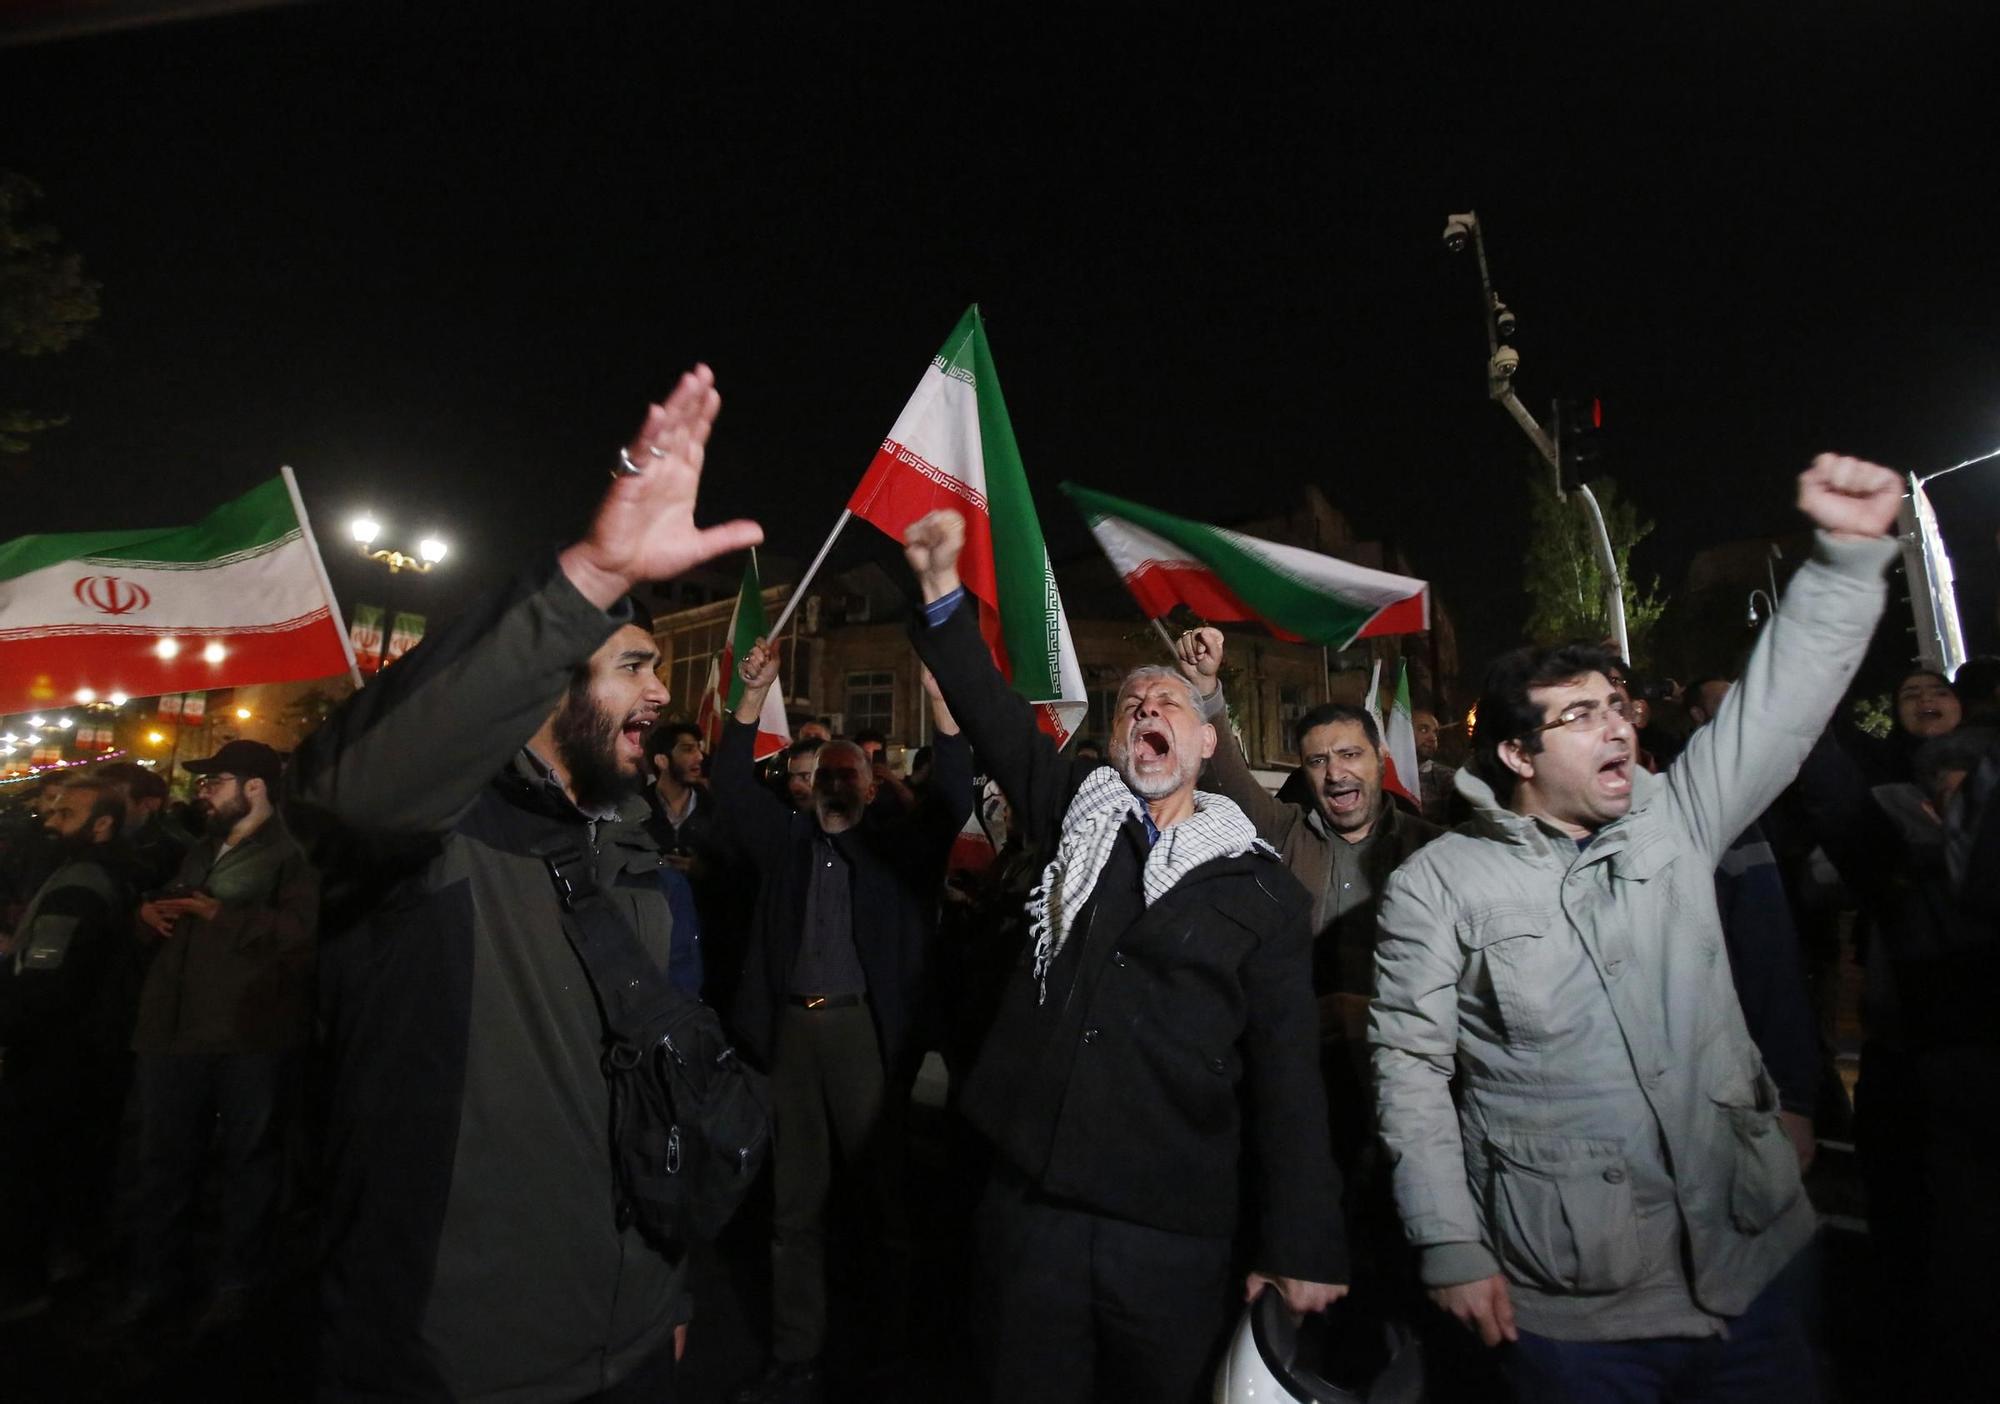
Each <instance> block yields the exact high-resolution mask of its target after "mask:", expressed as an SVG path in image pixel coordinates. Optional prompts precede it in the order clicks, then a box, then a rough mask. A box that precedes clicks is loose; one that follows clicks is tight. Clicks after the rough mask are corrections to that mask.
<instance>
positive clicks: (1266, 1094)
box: [1243, 864, 1348, 1283]
mask: <svg viewBox="0 0 2000 1404" xmlns="http://www.w3.org/2000/svg"><path fill="white" fill-rule="evenodd" d="M1273 867H1274V868H1275V867H1276V865H1275V864H1273ZM1277 876H1284V875H1283V874H1282V873H1279V874H1277ZM1273 889H1275V890H1276V891H1278V892H1279V893H1280V894H1282V895H1281V896H1280V898H1279V906H1280V913H1281V914H1280V915H1279V917H1278V919H1277V920H1276V921H1275V922H1274V923H1273V929H1272V930H1271V931H1270V932H1269V933H1267V934H1266V936H1265V938H1264V940H1263V941H1262V942H1261V943H1260V944H1259V946H1258V949H1257V952H1256V954H1255V955H1253V956H1252V957H1251V958H1250V960H1249V961H1248V962H1247V963H1246V964H1245V966H1244V968H1243V993H1244V1000H1245V1003H1246V1005H1247V1008H1248V1014H1249V1018H1248V1021H1247V1023H1246V1025H1245V1028H1244V1033H1243V1056H1244V1082H1245V1086H1246V1088H1247V1091H1248V1094H1249V1108H1248V1121H1249V1133H1250V1135H1249V1147H1250V1151H1251V1161H1252V1164H1253V1165H1254V1167H1255V1171H1254V1173H1255V1176H1256V1179H1255V1184H1256V1191H1257V1193H1256V1208H1257V1229H1256V1237H1255V1240H1254V1241H1255V1245H1256V1246H1255V1249H1254V1256H1253V1259H1252V1262H1251V1266H1252V1268H1254V1269H1255V1270H1256V1271H1258V1272H1261V1273H1264V1274H1265V1275H1266V1276H1282V1277H1295V1278H1299V1279H1301V1280H1303V1281H1307V1282H1334V1283H1344V1282H1346V1281H1347V1280H1348V1261H1347V1239H1346V1230H1345V1228H1344V1225H1343V1221H1342V1217H1341V1207H1340V1205H1341V1184H1340V1170H1339V1169H1338V1167H1336V1166H1335V1165H1334V1163H1333V1151H1332V1138H1331V1137H1330V1136H1329V1135H1328V1132H1327V1113H1326V1084H1325V1081H1324V1080H1323V1079H1322V1077H1321V1076H1320V1070H1319V1064H1318V1061H1317V1058H1318V1054H1317V1049H1318V1047H1319V1013H1318V1009H1317V1007H1316V1005H1315V1004H1314V1001H1313V997H1312V978H1311V977H1312V956H1311V940H1312V938H1311V932H1310V930H1309V926H1308V914H1309V912H1310V911H1311V907H1312V903H1311V899H1310V898H1309V897H1308V895H1307V894H1306V890H1305V889H1304V888H1303V887H1300V886H1299V884H1298V883H1297V882H1295V881H1293V880H1291V879H1290V878H1289V877H1288V876H1287V877H1285V880H1284V881H1283V882H1282V883H1280V882H1277V881H1273V882H1271V883H1269V884H1267V885H1266V890H1267V891H1270V890H1273Z"/></svg>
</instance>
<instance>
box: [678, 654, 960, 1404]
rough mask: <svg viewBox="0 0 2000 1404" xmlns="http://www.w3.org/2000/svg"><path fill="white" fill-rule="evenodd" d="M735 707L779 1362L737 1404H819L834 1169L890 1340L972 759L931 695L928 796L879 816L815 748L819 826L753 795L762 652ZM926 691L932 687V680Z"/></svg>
mask: <svg viewBox="0 0 2000 1404" xmlns="http://www.w3.org/2000/svg"><path fill="white" fill-rule="evenodd" d="M741 671H742V675H743V682H744V688H743V695H742V697H741V698H740V699H739V700H738V702H737V705H736V711H735V715H734V716H733V717H732V718H731V719H730V721H729V722H728V724H727V725H726V726H725V727H724V728H723V733H722V745H721V746H720V747H719V748H718V749H717V752H716V757H715V770H714V783H715V798H716V804H717V807H718V809H719V810H720V811H721V813H722V816H723V822H724V823H725V824H726V825H727V826H728V829H729V831H730V833H731V834H732V835H733V836H734V837H735V840H736V842H737V843H738V844H739V845H740V846H741V847H742V848H743V849H744V850H745V852H746V853H747V855H748V857H749V860H750V862H751V864H752V865H753V866H754V867H755V869H756V875H757V899H756V910H755V913H754V915H753V917H752V919H751V929H750V941H749V946H748V951H747V958H746V960H745V962H744V967H743V977H742V984H741V987H740V989H739V991H738V993H737V998H736V1006H735V1012H736V1017H735V1020H734V1026H735V1028H736V1030H737V1033H738V1036H739V1037H740V1038H741V1039H742V1042H743V1048H744V1051H745V1052H746V1053H748V1054H749V1055H750V1056H751V1057H753V1058H754V1059H756V1060H757V1062H758V1063H759V1064H761V1065H762V1066H764V1067H767V1068H769V1069H770V1071H771V1110H772V1121H773V1126H772V1132H773V1137H772V1152H773V1157H774V1164H773V1167H772V1168H773V1172H774V1190H775V1202H774V1204H773V1206H772V1213H771V1360H770V1363H769V1365H768V1367H767V1368H766V1370H765V1371H764V1373H763V1375H762V1376H761V1377H760V1378H758V1379H757V1380H755V1381H753V1382H751V1383H749V1384H748V1385H746V1386H745V1387H744V1388H743V1389H741V1390H739V1391H738V1392H737V1393H736V1394H735V1395H734V1396H733V1397H734V1399H735V1400H737V1401H738V1404H781V1401H782V1402H783V1404H794V1402H795V1401H796V1404H806V1401H813V1400H818V1399H821V1398H823V1397H824V1393H825V1378H824V1371H823V1368H822V1365H821V1362H820V1356H821V1354H822V1352H823V1351H824V1349H825V1346H826V1336H827V1292H826V1222H825V1220H826V1207H827V1197H828V1194H829V1192H830V1190H831V1188H832V1184H833V1173H834V1169H835V1165H836V1162H838V1163H840V1164H843V1165H845V1166H846V1167H847V1168H848V1169H849V1170H851V1171H853V1172H855V1173H856V1174H857V1176H858V1177H859V1179H860V1181H861V1182H862V1183H863V1184H864V1185H865V1186H866V1188H867V1191H868V1193H869V1194H870V1197H871V1198H872V1199H873V1201H874V1204H873V1208H874V1210H875V1212H876V1215H877V1217H878V1220H879V1223H878V1233H877V1235H876V1238H875V1241H876V1242H877V1243H878V1244H879V1245H880V1248H881V1250H882V1256H883V1259H884V1267H885V1269H886V1270H887V1276H888V1278H889V1280H888V1282H887V1284H886V1286H885V1289H884V1290H882V1291H880V1292H878V1293H877V1300H876V1309H877V1311H878V1313H880V1314H881V1315H882V1316H884V1317H886V1318H888V1319H889V1321H890V1323H891V1327H892V1331H891V1334H893V1327H894V1323H895V1321H896V1318H897V1317H898V1316H899V1315H900V1313H901V1311H902V1310H903V1308H904V1305H905V1303H904V1302H903V1301H902V1300H901V1298H902V1297H903V1295H904V1294H905V1292H906V1290H907V1283H906V1282H904V1281H902V1278H903V1277H904V1276H905V1275H906V1271H907V1266H908V1260H909V1256H910V1250H909V1242H908V1234H907V1231H906V1229H905V1228H904V1226H903V1213H902V1210H901V1206H900V1204H899V1203H898V1199H899V1195H898V1179H899V1176H898V1170H899V1168H900V1167H899V1162H900V1160H901V1155H902V1135H901V1125H902V1117H901V1115H900V1107H899V1103H900V1101H901V1099H902V1097H903V1096H904V1095H905V1093H904V1089H905V1088H906V1087H907V1086H908V1081H909V1079H908V1073H909V1071H910V1069H909V1068H908V1067H907V1061H908V1060H909V1059H910V1057H911V1056H912V1055H913V1054H916V1055H921V1052H922V1049H921V1047H919V1046H914V1045H913V1042H912V1038H911V1034H912V1032H913V1030H914V1029H915V1026H916V1022H917V1018H918V1014H919V1012H920V1001H921V999H922V996H923V993H924V988H925V985H924V967H925V960H926V956H927V954H928V952H927V949H926V947H927V946H928V943H929V940H930V937H931V933H932V932H933V931H934V930H935V928H936V912H937V903H938V891H939V888H940V887H941V886H942V884H943V881H944V872H945V860H946V858H947V856H948V855H949V854H950V852H951V845H952V840H953V839H955V838H956V837H957V836H958V832H959V830H960V829H961V828H962V827H963V826H964V824H965V819H966V816H967V815H968V814H970V813H971V812H972V753H971V750H970V749H969V748H968V746H967V745H966V742H965V739H964V738H963V737H961V736H960V735H959V734H958V723H957V722H955V721H954V720H953V719H952V715H951V713H950V712H949V711H947V710H946V709H945V707H944V705H943V703H942V702H941V701H940V700H939V699H938V696H937V693H936V691H935V688H934V686H933V687H932V692H931V712H932V720H933V721H934V722H935V723H936V727H937V741H936V743H935V748H936V759H935V762H934V769H933V776H932V783H931V785H930V786H929V788H928V789H927V790H926V792H925V795H924V798H923V799H922V800H921V801H920V802H919V803H918V804H917V805H916V806H915V807H914V808H912V809H911V810H909V811H908V812H907V813H906V812H904V811H901V810H895V811H885V810H884V809H883V808H882V807H881V806H879V805H876V804H874V803H873V800H874V798H875V777H874V768H873V765H872V763H871V758H870V757H869V755H868V753H867V752H866V751H865V750H864V749H863V748H862V746H861V745H860V744H859V743H858V742H854V741H829V742H827V743H825V744H824V745H823V746H821V747H820V748H819V751H818V755H817V760H818V765H817V768H816V769H815V771H814V773H813V789H812V808H811V810H810V812H809V813H806V814H798V813H787V812H786V810H785V807H784V806H783V805H782V804H781V803H780V802H779V801H778V800H777V799H776V798H775V797H774V796H773V795H771V794H770V793H769V792H768V791H767V790H765V789H764V788H763V787H761V786H760V785H758V784H757V781H756V775H755V772H754V770H753V768H752V764H751V746H752V743H753V742H754V741H755V740H756V732H757V718H758V716H759V715H760V714H761V712H762V709H763V706H764V696H765V694H766V693H768V692H769V691H770V690H771V686H772V684H773V683H775V682H776V681H777V677H778V659H777V654H776V652H775V651H774V650H772V649H769V648H767V647H765V646H764V645H763V644H762V643H761V642H760V643H759V644H758V645H757V646H756V647H755V648H752V649H751V650H750V652H749V654H748V656H746V657H745V658H744V660H743V664H742V669H741ZM927 686H930V684H928V681H927Z"/></svg>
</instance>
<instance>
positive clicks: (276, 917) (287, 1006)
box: [114, 741, 319, 1328]
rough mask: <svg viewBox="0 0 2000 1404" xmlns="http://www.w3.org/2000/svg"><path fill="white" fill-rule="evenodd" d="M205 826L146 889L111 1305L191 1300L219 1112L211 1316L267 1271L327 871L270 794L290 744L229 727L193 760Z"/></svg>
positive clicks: (216, 1322)
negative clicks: (205, 1173) (128, 1143)
mask: <svg viewBox="0 0 2000 1404" xmlns="http://www.w3.org/2000/svg"><path fill="white" fill-rule="evenodd" d="M187 769H188V771H189V772H190V773H191V774H193V775H195V776H197V777H199V780H198V789H199V793H200V799H201V805H202V808H203V810H204V811H206V813H207V815H208V826H207V833H206V836H205V837H204V838H203V839H202V840H201V841H200V842H199V843H197V844H195V846H194V847H193V848H191V849H189V850H188V852H187V856H186V857H185V858H183V859H182V861H181V866H180V871H179V873H178V874H176V878H175V883H174V885H173V886H172V887H171V888H169V889H167V890H166V891H165V892H163V893H160V894H157V895H155V896H153V897H152V898H151V899H149V900H148V901H146V902H144V903H143V904H141V906H140V908H139V921H140V924H141V926H142V927H143V928H144V929H146V930H149V931H150V932H151V933H152V935H154V936H156V937H158V938H159V942H160V945H159V949H158V951H157V952H156V953H155V954H154V956H153V960H152V966H151V968H150V969H149V970H148V971H147V972H146V983H145V986H144V988H143V989H142V991H141V992H140V996H139V1017H138V1021H137V1023H136V1025H135V1026H134V1028H133V1031H132V1051H133V1052H134V1053H136V1054H137V1055H138V1058H137V1062H136V1066H135V1085H136V1087H137V1102H138V1107H139V1189H138V1212H137V1215H136V1224H135V1230H134V1237H133V1245H132V1280H131V1285H130V1288H129V1290H128V1292H127V1295H126V1299H125V1301H124V1303H123V1304H122V1305H121V1306H120V1307H119V1308H118V1309H117V1312H116V1313H115V1318H114V1319H115V1320H116V1321H117V1322H118V1323H119V1324H130V1323H132V1322H136V1321H138V1320H139V1319H141V1318H143V1317H146V1316H149V1315H152V1314H154V1313H155V1312H157V1311H159V1310H161V1309H163V1308H165V1307H167V1306H169V1305H171V1304H173V1303H174V1302H176V1301H177V1300H179V1299H180V1298H181V1296H182V1294H181V1293H180V1292H179V1291H177V1290H176V1288H177V1286H178V1280H177V1279H178V1276H179V1274H180V1272H181V1271H182V1268H183V1264H182V1262H181V1259H182V1257H183V1256H184V1254H185V1253H186V1250H187V1246H188V1222H189V1219H190V1217H191V1216H192V1213H193V1208H194V1200H195V1192H196V1190H197V1189H198V1187H199V1185H200V1182H201V1169H202V1162H203V1161H204V1160H205V1159H206V1158H207V1154H208V1148H209V1141H210V1135H211V1128H212V1127H214V1126H216V1125H217V1123H218V1121H219V1123H220V1129H221V1134H220V1138H219V1143H220V1146H221V1156H222V1241H221V1246H220V1252H219V1256H218V1261H217V1264H216V1271H215V1280H214V1284H213V1286H214V1292H213V1296H212V1298H211V1300H210V1302H209V1303H208V1305H207V1306H206V1307H205V1308H204V1310H203V1313H202V1317H201V1324H202V1326H203V1327H204V1328H213V1327H218V1326H223V1325H227V1324H230V1323H232V1322H235V1321H238V1320H241V1319H242V1317H243V1315H244V1314H245V1311H246V1309H247V1308H248V1306H249V1304H250V1301H251V1294H252V1293H254V1292H255V1291H256V1290H257V1289H258V1288H259V1287H261V1286H263V1285H264V1279H265V1276H266V1274H267V1273H268V1271H269V1262H268V1259H269V1256H270V1246H271V1233H272V1229H273V1227H274V1226H275V1223H276V1219H277V1211H278V1201H279V1195H280V1190H281V1188H282V1181H283V1173H284V1155H283V1150H284V1136H285V1126H284V1123H285V1120H286V1118H287V1117H288V1116H289V1115H290V1114H291V1113H292V1111H293V1109H294V1107H295V1104H296V1099H297V1092H296V1087H295V1079H296V1077H297V1073H298V1065H299V1058H300V1055H301V1053H302V1052H303V1050H304V1049H305V1046H306V1042H307V1040H308V1039H309V1037H310V1036H311V1033H312V1017H311V1008H312V1006H311V998H310V987H311V978H312V953H313V934H314V931H315V929H316V928H317V926H318V923H319V880H318V878H317V877H316V876H315V874H314V873H313V870H312V866H311V865H310V864H309V863H307V862H306V858H305V855H304V854H303V853H301V852H300V851H299V846H298V845H297V844H296V843H294V842H292V838H291V835H290V834H288V833H286V832H285V826H284V824H283V823H282V822H281V821H280V820H279V819H278V815H277V811H276V810H275V809H273V808H272V801H273V799H274V798H275V795H276V792H277V787H278V777H279V775H280V774H281V773H282V772H283V770H284V758H283V757H281V756H280V755H279V754H278V753H277V752H276V751H274V750H272V749H271V748H270V747H269V746H266V745H264V744H262V743H261V742H257V741H231V742H230V743H229V744H228V745H226V746H224V747H223V748H222V749H221V750H220V751H217V752H216V753H215V754H214V755H213V756H210V757H208V758H207V759H206V760H195V761H189V762H188V763H187Z"/></svg>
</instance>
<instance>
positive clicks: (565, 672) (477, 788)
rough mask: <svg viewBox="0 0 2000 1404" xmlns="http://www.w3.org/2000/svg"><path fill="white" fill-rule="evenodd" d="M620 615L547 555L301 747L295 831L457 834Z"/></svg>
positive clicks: (305, 838)
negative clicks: (336, 827)
mask: <svg viewBox="0 0 2000 1404" xmlns="http://www.w3.org/2000/svg"><path fill="white" fill-rule="evenodd" d="M621 608H622V606H621ZM622 622H623V620H622V619H621V618H620V617H618V616H615V615H611V614H606V613H605V612H604V611H603V610H601V609H599V608H597V606H595V605H593V604H592V603H591V602H590V601H589V600H586V599H585V598H584V597H583V596H582V595H580V594H579V593H577V590H576V587H575V586H573V585H571V584H570V582H569V579H568V577H567V576H565V575H564V574H563V573H562V568H561V566H559V565H558V564H557V563H556V560H555V558H554V557H553V556H550V557H548V558H547V559H546V560H544V561H543V562H542V563H541V564H540V565H538V566H537V567H535V568H534V569H533V570H531V571H529V572H527V573H525V574H524V575H522V576H521V577H520V578H519V579H518V580H516V581H515V582H514V583H513V584H511V585H510V586H508V587H507V588H506V589H504V590H500V591H497V592H495V593H493V594H491V595H489V596H488V597H486V598H485V599H484V600H482V601H480V602H479V603H478V604H476V605H474V606H473V607H472V608H471V609H469V610H467V611H466V612H465V613H464V614H462V615H460V616H459V617H458V618H457V619H454V620H452V621H451V622H450V623H448V624H446V625H445V626H444V627H443V628H442V629H439V630H438V631H437V632H436V633H434V634H432V635H431V636H430V637H429V638H427V639H425V640H424V641H423V642H422V643H421V644H419V645H418V646H417V647H416V648H413V649H411V650H410V652H409V653H407V654H405V655H404V656H403V657H402V658H400V659H398V660H397V662H396V665H395V666H394V667H393V668H388V669H385V670H383V672H382V673H381V674H380V675H379V676H378V677H377V678H376V679H375V680H374V681H373V682H371V683H369V684H368V686H367V687H365V688H363V689H362V690H361V691H359V692H357V693H356V694H354V696H352V697H350V698H349V699H348V700H347V701H346V702H345V703H343V704H342V705H341V707H340V708H339V710H338V711H336V712H335V713H334V714H333V715H332V716H331V717H329V718H328V719H327V721H326V723H325V724H324V725H323V726H321V727H320V729H319V730H318V731H316V732H315V733H313V735H312V736H311V737H310V738H308V739H307V740H306V742H305V743H304V744H303V745H302V746H300V747H299V749H298V752H297V753H296V754H295V755H294V757H293V759H292V763H291V764H290V765H289V766H288V767H286V774H285V793H286V797H287V800H288V804H287V807H286V814H285V817H286V821H287V823H288V824H289V826H290V827H291V829H292V832H293V833H294V834H295V835H297V836H298V838H299V839H300V841H301V842H302V843H306V844H307V845H308V848H310V847H311V841H312V840H313V839H314V838H316V837H317V836H318V835H319V834H320V833H321V832H323V831H324V830H325V829H326V828H327V827H328V825H327V820H329V819H331V820H334V821H337V822H338V823H339V824H342V825H349V826H352V827H353V828H355V829H357V830H360V831H361V832H364V833H371V834H391V835H405V836H419V835H436V834H442V833H445V832H447V831H449V830H450V829H451V828H452V826H453V825H454V824H455V823H456V822H457V821H458V820H459V818H460V817H461V816H462V815H463V814H464V812H465V811H466V809H468V808H469V807H470V806H471V804H472V802H473V801H474V800H475V799H476V798H477V797H478V796H479V794H480V792H481V791H482V790H484V789H485V787H486V785H487V783H488V782H489V781H490V780H492V778H493V776H494V775H495V774H496V773H497V772H498V771H499V770H500V769H501V767H503V766H504V765H506V763H507V761H508V759H509V758H510V757H511V756H512V755H513V754H514V753H515V752H516V751H518V750H519V749H520V748H521V747H522V746H523V745H525V744H526V743H527V740H528V738H529V737H531V736H533V735H534V734H535V730H536V728H537V727H539V726H540V725H541V724H542V722H543V720H544V719H545V718H546V717H547V716H548V715H549V713H550V711H552V710H553V709H554V707H555V705H556V703H557V701H558V700H559V699H560V698H561V696H562V693H563V689H564V688H566V687H567V686H568V685H569V681H570V678H571V677H572V676H573V674H574V673H575V670H576V669H577V668H579V667H581V666H583V665H584V664H585V663H587V662H588V661H589V659H590V655H591V654H592V653H594V652H596V651H597V648H598V646H599V645H600V644H602V643H603V642H604V641H605V640H606V639H608V638H610V637H611V635H612V634H613V633H614V632H616V631H617V629H618V628H619V627H620V625H621V623H622Z"/></svg>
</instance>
